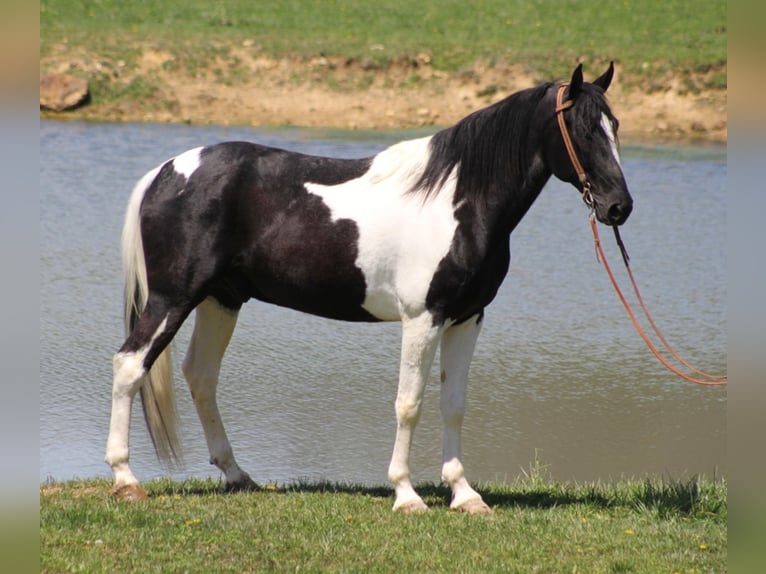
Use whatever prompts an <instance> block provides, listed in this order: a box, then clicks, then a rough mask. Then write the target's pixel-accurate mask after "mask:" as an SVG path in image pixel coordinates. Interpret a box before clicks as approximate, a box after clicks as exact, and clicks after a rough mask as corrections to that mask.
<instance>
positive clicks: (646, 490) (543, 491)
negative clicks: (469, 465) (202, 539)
mask: <svg viewBox="0 0 766 574" xmlns="http://www.w3.org/2000/svg"><path fill="white" fill-rule="evenodd" d="M147 487H148V490H149V492H150V494H151V495H153V496H157V495H162V494H165V495H172V494H184V495H186V496H189V495H199V496H207V495H211V494H224V492H225V490H224V488H223V485H222V483H221V482H219V481H216V480H213V479H205V480H200V479H189V480H187V481H183V482H174V481H171V480H169V479H168V480H164V479H160V480H157V481H153V482H152V483H150V484H148V485H147ZM475 488H476V490H477V491H478V492H479V494H481V496H482V498H483V499H484V501H485V502H486V503H487V504H489V505H490V506H491V507H493V508H496V509H497V508H505V509H512V508H540V509H548V508H555V507H561V506H570V505H579V506H588V507H594V508H616V507H625V508H629V509H631V510H634V511H648V512H653V513H656V514H658V515H659V516H669V515H688V516H709V517H719V518H723V519H725V518H726V511H727V504H726V495H727V488H726V482H725V481H724V480H720V479H718V480H700V479H698V478H692V479H691V480H689V481H672V480H658V479H646V480H635V481H621V482H616V483H609V484H602V483H596V484H572V483H564V484H560V483H549V482H542V481H531V482H525V481H519V482H516V483H512V484H490V485H475ZM416 490H417V491H418V493H419V494H420V495H421V496H422V497H423V499H424V500H425V502H426V504H428V505H429V506H431V507H435V508H438V507H448V506H449V503H450V498H451V493H450V490H449V488H448V487H447V486H446V485H437V484H432V483H426V484H420V485H418V486H417V487H416ZM255 492H259V493H269V492H271V493H274V494H277V495H279V494H282V495H288V494H291V493H312V494H316V493H319V494H346V495H352V496H365V497H373V498H390V499H392V500H393V496H394V491H393V489H392V488H391V487H389V486H367V485H359V484H344V483H337V482H329V481H297V482H293V483H289V484H285V485H282V486H277V485H265V486H261V487H260V489H259V490H257V491H255Z"/></svg>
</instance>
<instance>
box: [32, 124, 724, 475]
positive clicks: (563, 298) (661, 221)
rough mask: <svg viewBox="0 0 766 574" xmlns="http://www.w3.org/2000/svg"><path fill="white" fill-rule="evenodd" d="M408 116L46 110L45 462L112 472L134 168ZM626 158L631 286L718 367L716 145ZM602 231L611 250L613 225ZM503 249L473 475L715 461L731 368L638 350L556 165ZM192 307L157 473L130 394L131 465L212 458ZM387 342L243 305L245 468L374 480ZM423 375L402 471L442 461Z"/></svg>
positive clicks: (592, 471) (352, 327) (308, 142)
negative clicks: (725, 375) (686, 367)
mask: <svg viewBox="0 0 766 574" xmlns="http://www.w3.org/2000/svg"><path fill="white" fill-rule="evenodd" d="M415 135H422V134H413V133H409V134H404V135H403V134H387V133H384V134H380V133H376V134H366V133H361V134H360V133H348V132H341V133H338V132H320V131H301V130H280V131H259V130H252V129H237V128H211V127H189V126H172V125H130V124H127V125H123V124H121V125H115V124H87V123H58V122H48V121H44V122H42V123H41V125H40V189H41V192H40V221H41V257H40V278H41V282H40V283H41V309H40V346H41V364H40V480H41V481H43V480H47V479H49V478H53V479H56V480H67V479H72V478H78V477H79V478H90V477H100V476H109V474H110V472H109V468H108V467H107V466H106V465H105V464H104V463H103V451H104V445H105V441H106V435H107V429H108V421H109V409H110V395H111V357H112V354H113V353H114V352H115V350H116V349H117V348H118V347H119V346H120V345H121V343H122V318H121V312H122V308H121V307H122V301H121V298H122V295H121V294H122V283H121V280H122V278H121V272H120V258H119V235H120V230H121V225H122V216H123V212H124V209H125V206H126V203H127V199H128V195H129V192H130V190H131V189H132V186H133V185H134V184H135V182H136V181H137V180H138V178H139V177H140V176H141V175H143V173H144V172H146V171H147V170H148V169H150V168H152V167H154V166H155V165H156V164H158V163H159V162H160V161H162V160H164V159H166V158H168V157H171V156H174V155H176V154H177V153H179V152H181V151H184V150H185V149H188V148H191V147H196V146H197V145H200V144H208V143H212V142H216V141H222V140H230V139H245V140H255V141H259V142H261V143H266V144H270V145H276V146H279V147H285V148H289V149H294V150H297V151H303V152H307V153H318V154H323V155H333V156H347V157H360V156H367V155H371V154H373V153H375V152H377V151H379V150H380V149H382V148H383V147H385V146H387V145H390V144H391V143H394V142H395V141H398V140H399V139H403V138H404V137H414V136H415ZM623 156H624V169H625V173H626V177H627V180H628V182H629V184H630V187H631V190H632V193H633V196H634V200H635V208H634V211H633V215H632V216H631V218H630V220H629V222H628V223H627V224H626V226H625V227H624V228H623V237H624V239H625V241H626V243H627V245H628V249H629V251H630V254H631V257H632V264H633V267H634V272H635V273H636V274H637V276H638V280H639V283H640V284H641V286H642V292H643V294H644V297H645V299H646V300H647V304H648V305H649V307H650V309H652V310H653V313H654V315H655V319H656V320H657V321H658V322H659V323H660V327H661V328H663V329H664V330H665V331H666V335H667V337H668V339H669V340H670V342H671V343H672V344H673V345H674V346H675V347H676V348H677V349H678V350H679V351H681V352H682V353H683V354H685V355H687V358H689V359H690V360H691V361H692V362H693V363H697V364H698V366H700V367H701V368H703V369H705V370H709V371H713V372H723V371H725V370H726V344H727V333H726V308H725V304H726V293H725V290H726V277H725V268H726V262H725V245H726V237H725V219H726V217H725V216H726V214H725V201H726V156H725V151H724V150H723V149H721V148H682V149H673V148H646V147H644V148H638V147H636V148H626V149H624V150H623ZM602 229H603V228H602ZM602 236H603V237H602V240H603V241H604V243H605V244H606V248H607V255H608V256H609V257H610V260H611V261H612V262H613V264H614V266H615V267H617V263H618V261H619V259H618V257H619V255H618V253H617V252H616V249H614V248H613V246H612V245H611V244H612V242H611V241H610V239H611V237H610V236H611V234H610V233H608V232H606V233H602ZM511 251H512V262H511V272H510V274H509V277H508V278H507V279H506V281H505V283H504V284H503V287H502V288H501V290H500V292H499V294H498V296H497V299H496V300H495V301H494V302H493V303H492V305H491V306H490V307H489V308H488V309H487V314H486V320H485V328H484V331H483V333H482V336H481V338H480V339H479V344H478V348H477V351H476V355H475V358H474V361H473V364H472V368H471V380H470V384H469V390H468V412H467V416H466V420H465V425H464V433H463V435H464V459H465V465H466V468H467V471H468V477H469V479H471V480H474V481H489V480H501V481H506V480H513V479H515V478H516V477H518V476H519V475H520V474H521V473H523V472H524V471H525V470H527V469H528V468H529V466H530V465H531V464H532V463H533V461H535V460H536V459H537V460H538V461H539V462H540V463H542V464H543V465H545V466H546V467H547V470H548V472H549V473H550V475H551V476H552V477H553V478H555V479H557V480H578V481H590V480H598V479H602V480H609V479H611V478H620V477H643V476H647V475H653V476H658V475H661V476H667V477H671V478H684V477H689V476H691V475H694V474H700V473H701V474H706V475H708V476H710V475H713V474H714V473H725V472H726V459H725V453H726V390H725V388H721V387H718V388H709V387H699V386H697V385H693V384H691V383H688V382H685V381H683V380H682V379H680V378H677V377H675V376H674V375H672V374H670V373H668V372H667V371H666V370H665V369H664V368H663V367H662V366H661V365H660V364H659V363H658V362H657V361H656V360H655V359H654V358H653V356H652V355H651V354H650V353H649V352H648V351H647V350H646V349H645V347H644V346H643V343H642V341H641V340H640V339H639V337H638V335H637V334H636V333H635V332H634V331H633V330H632V326H631V325H630V322H629V320H628V318H627V316H626V315H625V312H624V310H623V309H622V307H621V305H620V303H619V301H618V299H617V297H616V295H615V294H614V293H613V292H612V291H611V286H610V284H609V282H608V279H607V277H606V275H605V273H604V271H603V269H602V268H601V267H600V266H599V265H598V264H597V263H596V261H595V258H594V250H593V243H592V238H591V236H590V230H589V227H588V224H587V219H586V211H585V208H584V206H583V205H582V202H581V201H580V199H579V197H578V194H577V192H576V191H575V190H574V189H572V188H570V187H568V186H566V185H564V184H561V183H560V182H558V181H551V182H550V183H549V184H548V187H547V188H546V189H545V190H544V191H543V193H542V194H541V196H540V198H539V199H538V201H537V203H536V204H535V205H534V206H533V208H532V209H531V210H530V212H529V213H528V214H527V216H526V218H525V219H524V220H523V221H522V223H521V224H520V225H519V227H518V228H517V229H516V231H514V234H513V236H512V241H511ZM618 277H620V278H621V280H622V281H623V283H625V284H627V283H626V281H625V278H624V276H623V274H621V273H618ZM191 323H192V322H191V320H190V321H188V322H187V324H186V325H184V327H183V328H182V330H181V332H180V333H179V334H178V336H177V338H176V342H175V347H174V348H175V351H176V353H175V355H174V360H175V364H176V366H177V368H176V373H177V375H176V395H177V400H178V407H179V412H180V413H181V414H180V425H181V435H182V437H183V438H182V440H183V447H184V451H185V463H184V465H183V466H182V467H181V468H178V469H174V470H173V471H172V472H170V473H168V471H166V470H165V469H164V468H163V467H162V466H161V465H160V464H159V463H158V462H157V460H156V458H155V456H154V453H153V450H152V447H151V443H150V440H149V438H148V435H147V433H146V431H145V429H144V428H143V421H142V420H141V419H140V411H141V409H140V407H139V408H136V409H135V410H134V419H133V426H132V432H131V463H132V466H133V470H134V472H136V474H137V475H138V476H139V478H140V479H144V480H145V479H149V478H153V477H157V476H162V475H166V474H171V475H172V476H174V477H176V478H183V477H186V476H213V477H218V476H219V473H218V471H217V469H215V468H214V467H212V466H210V465H209V464H208V463H207V459H208V455H207V450H206V447H205V440H204V436H203V434H202V430H201V427H200V424H199V421H198V420H197V417H196V413H195V411H194V408H193V405H192V403H191V400H190V398H189V396H188V392H187V391H186V388H185V384H184V383H183V381H182V377H180V368H179V367H178V366H179V365H180V361H181V358H182V356H183V351H184V350H185V348H186V345H187V343H188V339H189V336H190V333H191ZM398 352H399V325H398V324H395V323H392V324H374V325H365V324H346V323H340V322H334V321H328V320H324V319H319V318H315V317H310V316H306V315H302V314H299V313H297V312H294V311H290V310H286V309H281V308H277V307H273V306H268V305H265V304H262V303H259V302H251V303H249V304H248V305H246V306H245V307H244V308H243V310H242V313H241V315H240V320H239V323H238V325H237V329H236V332H235V334H234V338H233V340H232V343H231V345H230V347H229V350H228V352H227V355H226V358H225V359H224V366H223V369H222V373H221V381H222V382H221V384H220V386H219V403H220V408H221V411H222V415H223V417H224V422H225V423H226V425H227V430H228V433H229V437H230V439H231V441H232V444H233V446H234V450H235V453H236V454H237V457H238V460H239V462H240V464H241V466H242V467H243V468H245V469H246V470H248V471H249V472H250V473H251V475H252V476H253V478H254V479H255V480H256V481H260V482H280V483H281V482H289V481H293V480H298V479H328V480H335V481H348V482H355V483H365V484H380V483H384V482H385V481H386V469H387V466H388V460H389V457H390V455H391V448H392V446H393V439H394V424H395V423H394V412H393V401H394V397H395V395H396V379H397V365H398ZM437 361H438V357H437ZM437 364H438V362H437ZM438 393H439V383H438V376H437V372H436V369H434V373H433V374H432V377H431V380H430V382H429V384H428V386H427V388H426V396H425V407H424V413H423V417H422V419H421V423H420V425H419V426H418V429H417V432H416V434H415V441H414V446H413V457H412V468H413V478H414V480H416V481H437V480H438V479H439V467H440V453H441V429H440V422H439V414H438Z"/></svg>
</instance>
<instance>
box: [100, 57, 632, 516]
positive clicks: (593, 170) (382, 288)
mask: <svg viewBox="0 0 766 574" xmlns="http://www.w3.org/2000/svg"><path fill="white" fill-rule="evenodd" d="M613 73H614V67H613V65H612V64H610V66H609V68H608V70H607V71H606V72H605V73H604V74H603V75H601V76H600V77H599V78H598V79H596V80H595V81H594V82H593V83H587V82H584V81H583V74H582V66H578V67H577V68H576V69H575V70H574V72H573V74H572V77H571V80H570V81H569V82H568V83H567V84H562V86H565V89H564V88H562V91H561V95H559V99H561V98H562V97H563V104H564V105H563V106H562V105H559V104H557V101H556V100H557V91H558V88H559V87H560V86H559V85H556V84H553V83H545V84H542V85H540V86H537V87H533V88H529V89H526V90H523V91H520V92H517V93H515V94H512V95H510V96H508V97H507V98H505V99H504V100H502V101H499V102H497V103H495V104H493V105H490V106H488V107H486V108H484V109H481V110H479V111H477V112H475V113H473V114H471V115H469V116H467V117H466V118H464V119H462V120H461V121H459V122H458V123H456V124H455V125H453V126H452V127H449V128H446V129H444V130H442V131H439V132H438V133H436V134H434V135H432V136H430V137H423V138H420V139H413V140H409V141H403V142H400V143H397V144H395V145H393V146H391V147H389V148H387V149H385V150H383V151H381V152H380V153H378V154H377V155H375V156H374V157H369V158H365V159H334V158H326V157H315V156H309V155H303V154H300V153H295V152H291V151H286V150H281V149H275V148H270V147H264V146H261V145H257V144H254V143H245V142H226V143H219V144H216V145H211V146H208V147H199V148H196V149H192V150H189V151H187V152H185V153H182V154H181V155H179V156H177V157H175V158H173V159H170V160H168V161H166V162H165V163H163V164H162V165H160V166H158V167H156V168H155V169H153V170H152V171H150V172H149V173H147V174H146V175H145V176H144V177H143V178H142V179H141V180H140V181H139V182H138V184H137V185H136V187H135V189H134V190H133V193H132V195H131V198H130V202H129V205H128V209H127V214H126V217H125V224H124V229H123V234H122V252H123V267H124V271H125V323H126V331H127V339H126V340H125V342H124V344H123V345H122V347H121V348H120V349H119V351H118V352H117V353H116V354H115V355H114V361H113V363H114V365H113V366H114V381H113V390H112V413H111V420H110V427H109V438H108V441H107V446H106V462H107V463H108V464H109V465H110V466H111V468H112V471H113V474H114V488H113V493H114V494H115V495H116V496H118V497H122V498H126V499H141V498H145V497H146V494H145V492H144V491H143V489H142V488H141V487H140V486H139V483H138V480H137V479H136V477H135V476H134V474H133V472H132V471H131V469H130V467H129V465H128V454H129V450H128V436H129V424H130V413H131V408H132V403H133V399H134V397H135V395H136V393H137V392H139V391H140V394H141V399H142V401H141V402H142V405H143V410H144V418H145V420H146V423H147V426H148V428H149V432H150V435H151V438H152V441H153V443H154V447H155V450H156V451H157V454H158V456H159V457H160V459H167V460H170V459H173V458H175V457H177V456H178V455H179V448H178V438H177V434H176V431H175V430H174V428H175V424H174V423H175V420H174V417H175V415H174V406H173V393H172V375H171V370H170V365H171V362H170V351H169V346H168V344H169V343H170V342H171V340H172V339H173V337H174V335H175V334H176V332H177V331H178V329H179V327H180V326H181V324H182V323H183V322H184V320H185V319H186V317H187V316H188V315H189V314H190V313H191V312H192V310H196V316H195V324H194V331H193V334H192V337H191V341H190V344H189V349H188V352H187V354H186V357H185V359H184V362H183V373H184V375H185V378H186V380H187V382H188V385H189V388H190V391H191V395H192V397H193V399H194V404H195V406H196V409H197V413H198V415H199V418H200V421H201V423H202V427H203V429H204V433H205V438H206V440H207V445H208V449H209V451H210V462H211V464H214V465H216V466H217V467H218V468H219V469H220V470H221V472H223V475H224V477H225V485H226V488H227V489H251V488H257V485H256V484H255V483H254V482H253V480H252V479H251V478H250V476H249V475H248V474H247V473H246V472H244V471H243V470H242V469H241V468H240V467H239V465H238V464H237V462H236V460H235V459H234V454H233V452H232V448H231V445H230V443H229V440H228V439H227V437H226V432H225V430H224V427H223V423H222V422H221V416H220V414H219V412H218V406H217V404H216V386H217V384H218V373H219V369H220V365H221V360H222V358H223V354H224V351H225V350H226V346H227V344H228V343H229V339H230V338H231V335H232V332H233V330H234V325H235V323H236V321H237V314H238V311H239V309H240V307H241V306H242V304H243V303H245V302H246V301H248V300H249V299H251V298H255V299H259V300H261V301H265V302H268V303H274V304H276V305H282V306H285V307H290V308H292V309H297V310H299V311H303V312H306V313H312V314H315V315H320V316H323V317H328V318H332V319H339V320H345V321H369V322H373V321H401V323H402V348H401V360H400V371H399V386H398V391H397V396H396V401H395V411H396V422H397V430H396V439H395V443H394V449H393V455H392V457H391V463H390V465H389V467H388V477H389V479H390V480H391V482H392V483H393V485H394V489H395V500H394V505H393V508H394V510H399V511H402V512H415V511H420V510H425V509H427V506H426V505H425V503H424V502H423V500H422V499H421V498H420V496H418V494H417V493H416V492H415V489H414V488H413V486H412V483H411V481H410V468H409V466H410V465H409V456H410V447H411V444H412V435H413V431H414V429H415V426H416V424H417V422H418V418H419V416H420V409H421V401H422V397H423V389H424V386H425V383H426V379H427V377H428V374H429V371H430V369H431V365H432V362H433V359H434V355H435V351H436V348H437V346H438V345H441V355H440V356H441V365H440V366H441V369H440V371H441V399H440V407H441V416H442V421H443V427H444V439H443V440H444V444H443V466H442V472H441V474H442V479H443V480H444V481H446V482H447V483H448V484H449V486H450V488H451V490H452V501H451V507H452V508H454V509H458V510H462V511H466V512H470V513H488V512H491V509H490V508H489V507H488V506H487V505H486V504H485V503H484V501H483V500H482V499H481V496H480V495H479V494H478V493H477V492H476V491H475V490H474V489H473V488H472V487H471V486H470V485H469V483H468V481H467V480H466V477H465V474H464V470H463V464H462V462H461V438H460V435H461V425H462V421H463V413H464V404H465V390H466V383H467V376H468V366H469V363H470V361H471V357H472V355H473V351H474V347H475V344H476V340H477V337H478V336H479V331H480V329H481V326H482V319H483V316H484V309H485V307H486V306H487V305H488V304H489V303H490V302H491V301H492V300H493V298H494V297H495V294H496V293H497V290H498V288H499V287H500V284H501V283H502V281H503V279H504V278H505V276H506V273H507V271H508V266H509V262H510V247H509V238H510V233H511V231H512V230H513V229H514V228H515V227H516V225H517V224H518V223H519V221H520V220H521V218H522V217H523V216H524V214H525V213H526V212H527V210H528V209H529V208H530V206H531V205H532V203H533V202H534V201H535V199H536V198H537V196H538V195H539V193H540V191H541V190H542V189H543V186H544V185H545V183H546V182H547V181H548V179H549V178H550V177H551V175H555V176H556V177H557V178H559V179H561V180H563V181H565V182H569V183H571V184H572V185H573V186H574V187H575V188H576V189H578V190H579V191H580V192H581V193H582V194H583V197H584V199H585V200H586V203H588V205H589V206H590V207H591V209H593V210H594V212H595V216H596V217H597V219H598V220H599V221H600V222H601V223H604V224H606V225H612V226H614V225H621V224H622V223H623V222H624V221H625V220H626V219H627V217H628V215H629V214H630V211H631V209H632V199H631V197H630V194H629V192H628V189H627V186H626V183H625V178H624V176H623V172H622V168H621V166H620V159H619V154H618V149H617V143H616V141H617V140H616V133H617V127H618V122H617V120H616V118H615V117H614V115H613V114H612V112H611V110H610V108H609V106H608V104H607V100H606V97H605V92H606V90H607V88H608V87H609V84H610V82H611V80H612V76H613ZM562 95H563V96H562ZM560 114H563V120H562V121H564V125H561V126H560V125H558V123H557V115H560ZM565 132H568V133H569V134H570V135H566V134H565ZM570 137H571V142H570V144H565V139H569V138H570ZM568 145H569V146H573V148H574V153H576V154H577V157H579V159H580V162H581V166H580V167H581V168H582V169H584V171H585V173H587V176H583V174H582V173H580V174H579V176H578V172H579V171H580V170H578V169H576V168H575V166H574V165H573V164H574V163H577V162H576V161H575V160H573V158H572V156H571V155H570V152H569V151H568V150H567V147H568ZM586 178H587V179H586Z"/></svg>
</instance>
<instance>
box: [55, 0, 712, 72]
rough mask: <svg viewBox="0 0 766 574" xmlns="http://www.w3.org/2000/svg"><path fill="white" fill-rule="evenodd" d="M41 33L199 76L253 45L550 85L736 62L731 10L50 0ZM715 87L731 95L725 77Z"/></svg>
mask: <svg viewBox="0 0 766 574" xmlns="http://www.w3.org/2000/svg"><path fill="white" fill-rule="evenodd" d="M40 27H41V30H40V37H41V38H40V43H41V54H42V55H43V56H45V55H46V54H47V53H49V52H50V51H51V49H52V46H53V45H55V44H58V43H62V42H66V43H68V44H69V45H83V46H90V47H92V48H93V49H96V50H100V51H104V52H105V53H111V52H113V51H118V52H120V54H119V55H117V54H115V55H116V56H118V57H121V58H123V59H124V60H125V61H126V62H127V61H131V60H133V56H134V55H133V54H132V53H131V45H133V44H135V43H136V42H139V43H140V42H151V43H152V44H154V45H156V46H157V47H160V48H165V49H169V50H173V51H177V52H178V53H179V55H183V56H184V58H183V59H185V60H188V64H189V65H190V66H195V65H205V64H204V60H205V59H206V57H207V56H209V55H211V54H212V55H215V53H214V52H215V50H216V49H218V50H223V51H225V50H226V46H231V45H241V44H242V43H243V42H246V41H249V42H251V47H252V48H253V49H255V50H258V51H261V52H263V53H265V54H267V55H269V56H276V57H280V56H287V55H296V54H297V55H301V56H303V55H306V56H318V55H327V56H330V55H342V56H348V57H350V58H360V59H369V60H372V61H377V62H378V63H380V64H382V65H386V64H387V63H389V62H391V61H393V60H395V59H396V58H398V57H399V56H401V55H402V54H418V53H421V52H426V53H428V54H429V56H430V58H431V59H432V62H433V65H434V66H435V67H436V68H438V69H443V70H454V69H458V68H460V67H461V66H466V65H471V64H473V63H474V62H476V61H477V60H486V61H497V60H499V59H500V60H511V61H513V62H522V63H526V64H528V65H529V66H530V67H531V68H534V69H535V70H537V71H538V72H539V74H540V75H542V76H545V77H557V76H560V75H562V74H566V73H567V72H569V71H570V69H571V66H572V62H573V61H576V60H577V59H578V58H583V59H585V60H588V61H600V62H603V61H608V60H609V59H615V58H616V59H618V60H620V61H621V62H624V66H623V67H624V69H625V71H626V72H627V73H629V74H636V75H642V76H646V77H651V76H656V75H657V74H658V73H662V72H663V71H665V70H668V69H673V70H681V71H685V72H687V73H689V74H693V73H704V72H707V71H709V70H710V69H713V68H721V67H722V66H723V65H724V64H725V63H726V2H725V1H723V0H712V1H710V0H692V1H689V0H630V1H625V2H610V3H606V2H526V1H523V0H483V1H482V2H479V3H476V2H464V1H462V0H438V1H437V0H426V1H423V2H411V1H408V0H387V1H384V2H378V3H370V2H367V1H366V0H329V1H305V0H287V1H282V2H259V3H258V4H257V5H253V3H252V2H249V1H247V0H229V1H227V2H207V1H205V0H190V1H184V2H180V1H177V0H170V1H167V2H120V1H119V0H91V1H73V0H42V1H41V2H40ZM210 50H213V52H210ZM200 60H201V61H200ZM710 81H711V82H713V83H714V84H716V85H722V84H721V82H724V85H725V76H724V77H721V76H715V77H713V78H711V79H710Z"/></svg>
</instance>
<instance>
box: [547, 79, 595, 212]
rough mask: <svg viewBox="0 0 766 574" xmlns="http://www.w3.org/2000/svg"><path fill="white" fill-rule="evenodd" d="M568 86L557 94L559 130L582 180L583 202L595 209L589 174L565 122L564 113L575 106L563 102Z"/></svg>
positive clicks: (568, 102) (565, 85)
mask: <svg viewBox="0 0 766 574" xmlns="http://www.w3.org/2000/svg"><path fill="white" fill-rule="evenodd" d="M567 86H569V84H561V85H560V86H559V90H558V92H557V93H556V119H557V120H558V122H559V130H561V137H562V138H564V145H565V146H566V148H567V153H568V154H569V160H570V161H571V162H572V167H574V170H575V172H576V173H577V179H579V180H580V185H581V186H582V200H583V201H584V202H585V205H587V206H588V207H589V208H590V209H593V208H594V201H593V195H592V194H591V192H590V187H591V186H590V180H589V179H588V174H586V173H585V169H584V168H583V166H582V164H581V163H580V160H579V159H578V158H577V152H575V149H574V144H573V143H572V138H571V136H570V135H569V130H568V129H567V124H566V122H565V121H564V111H565V110H568V109H569V108H571V107H572V106H573V105H574V100H567V101H566V102H564V101H563V99H564V92H565V91H566V89H567Z"/></svg>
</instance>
